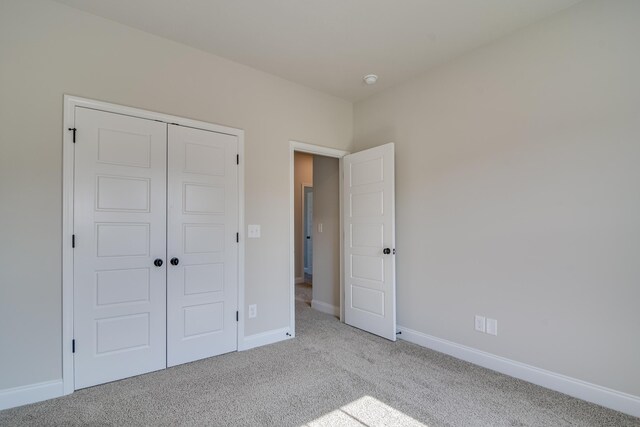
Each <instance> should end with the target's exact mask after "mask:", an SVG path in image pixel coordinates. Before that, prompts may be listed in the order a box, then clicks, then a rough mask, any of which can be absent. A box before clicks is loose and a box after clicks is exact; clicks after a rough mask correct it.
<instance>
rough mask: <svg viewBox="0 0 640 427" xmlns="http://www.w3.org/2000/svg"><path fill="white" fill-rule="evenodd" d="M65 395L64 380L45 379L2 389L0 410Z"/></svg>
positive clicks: (0, 391) (0, 392)
mask: <svg viewBox="0 0 640 427" xmlns="http://www.w3.org/2000/svg"><path fill="white" fill-rule="evenodd" d="M63 395H64V386H63V383H62V380H53V381H45V382H41V383H36V384H29V385H24V386H20V387H14V388H7V389H4V390H0V410H2V409H9V408H15V407H16V406H22V405H27V404H29V403H35V402H40V401H42V400H47V399H53V398H54V397H60V396H63Z"/></svg>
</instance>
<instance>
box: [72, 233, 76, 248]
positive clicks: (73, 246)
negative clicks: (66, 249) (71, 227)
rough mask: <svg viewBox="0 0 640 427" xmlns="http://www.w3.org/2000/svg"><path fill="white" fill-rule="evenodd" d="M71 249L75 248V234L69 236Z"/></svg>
mask: <svg viewBox="0 0 640 427" xmlns="http://www.w3.org/2000/svg"><path fill="white" fill-rule="evenodd" d="M71 247H72V248H75V247H76V235H75V234H72V235H71Z"/></svg>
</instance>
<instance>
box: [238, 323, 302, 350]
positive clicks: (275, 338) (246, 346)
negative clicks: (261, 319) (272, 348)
mask: <svg viewBox="0 0 640 427" xmlns="http://www.w3.org/2000/svg"><path fill="white" fill-rule="evenodd" d="M287 333H290V332H289V328H280V329H274V330H273V331H267V332H261V333H259V334H254V335H249V336H246V337H244V340H243V341H242V344H241V345H239V346H238V351H244V350H251V349H252V348H256V347H262V346H263V345H269V344H274V343H277V342H280V341H284V340H288V339H291V338H293V336H291V335H287Z"/></svg>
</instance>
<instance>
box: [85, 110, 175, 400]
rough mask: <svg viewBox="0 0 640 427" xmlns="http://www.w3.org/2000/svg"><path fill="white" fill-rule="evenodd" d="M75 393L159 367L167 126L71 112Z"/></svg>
mask: <svg viewBox="0 0 640 427" xmlns="http://www.w3.org/2000/svg"><path fill="white" fill-rule="evenodd" d="M75 123H76V127H77V143H76V144H75V145H74V146H75V160H74V186H75V188H74V213H73V214H74V231H73V232H74V240H75V249H74V260H73V264H74V342H75V354H74V373H75V375H74V377H75V388H76V389H80V388H84V387H89V386H92V385H96V384H100V383H104V382H108V381H113V380H116V379H120V378H126V377H129V376H133V375H138V374H142V373H145V372H150V371H154V370H157V369H162V368H165V367H166V262H165V256H166V177H167V175H166V147H167V143H166V135H167V133H166V124H165V123H161V122H157V121H153V120H145V119H140V118H134V117H129V116H124V115H119V114H113V113H107V112H103V111H97V110H92V109H87V108H81V107H76V109H75Z"/></svg>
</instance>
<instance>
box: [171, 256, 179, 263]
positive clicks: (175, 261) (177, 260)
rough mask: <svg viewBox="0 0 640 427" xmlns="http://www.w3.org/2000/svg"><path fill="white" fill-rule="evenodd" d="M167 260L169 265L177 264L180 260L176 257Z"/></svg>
mask: <svg viewBox="0 0 640 427" xmlns="http://www.w3.org/2000/svg"><path fill="white" fill-rule="evenodd" d="M169 262H170V263H171V265H178V264H179V263H180V260H179V259H178V258H176V257H173V258H171V261H169Z"/></svg>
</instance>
